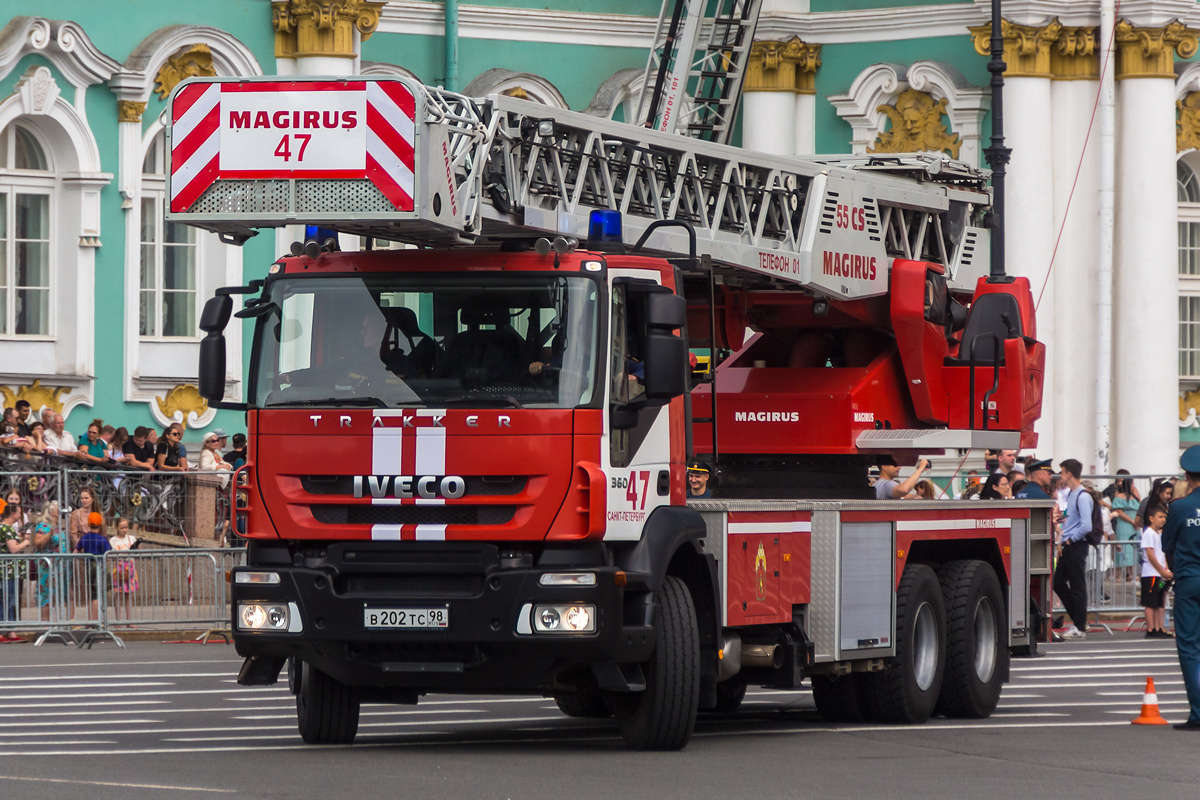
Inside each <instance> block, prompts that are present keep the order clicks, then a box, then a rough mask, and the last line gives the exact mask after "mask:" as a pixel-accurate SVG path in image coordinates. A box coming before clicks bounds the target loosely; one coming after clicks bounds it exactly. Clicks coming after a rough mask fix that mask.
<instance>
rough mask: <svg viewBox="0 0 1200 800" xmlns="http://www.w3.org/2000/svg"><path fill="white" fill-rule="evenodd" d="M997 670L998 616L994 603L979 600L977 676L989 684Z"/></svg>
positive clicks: (976, 614) (976, 623)
mask: <svg viewBox="0 0 1200 800" xmlns="http://www.w3.org/2000/svg"><path fill="white" fill-rule="evenodd" d="M995 669H996V614H995V611H994V610H993V609H992V601H991V600H989V599H987V598H986V597H981V598H980V599H979V604H978V605H976V606H975V675H976V676H977V677H978V678H979V680H981V681H983V682H984V683H987V682H988V681H990V680H991V679H992V672H993V671H995Z"/></svg>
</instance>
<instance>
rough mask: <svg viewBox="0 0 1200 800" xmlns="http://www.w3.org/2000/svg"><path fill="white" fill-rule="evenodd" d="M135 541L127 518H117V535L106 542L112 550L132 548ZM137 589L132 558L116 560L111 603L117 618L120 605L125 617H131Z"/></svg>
mask: <svg viewBox="0 0 1200 800" xmlns="http://www.w3.org/2000/svg"><path fill="white" fill-rule="evenodd" d="M137 541H138V539H137V537H136V536H134V535H133V534H132V533H131V532H130V530H129V520H127V519H119V520H117V535H116V536H114V537H112V538H111V539H109V540H108V543H109V544H110V545H112V549H113V550H132V549H133V547H134V545H136V544H137ZM137 589H138V575H137V567H135V566H134V565H133V559H131V558H122V559H120V560H118V561H117V562H116V563H115V564H114V565H113V570H112V590H113V605H115V606H116V609H117V619H120V618H121V606H122V605H123V606H124V607H125V619H133V593H134V592H136V591H137ZM122 598H123V599H122Z"/></svg>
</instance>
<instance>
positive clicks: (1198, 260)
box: [1175, 150, 1200, 381]
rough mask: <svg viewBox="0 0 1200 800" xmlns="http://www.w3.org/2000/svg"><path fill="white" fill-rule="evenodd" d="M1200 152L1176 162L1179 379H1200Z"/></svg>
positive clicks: (1185, 155)
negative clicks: (1198, 165)
mask: <svg viewBox="0 0 1200 800" xmlns="http://www.w3.org/2000/svg"><path fill="white" fill-rule="evenodd" d="M1197 164H1200V153H1198V152H1197V151H1194V150H1193V151H1191V152H1188V153H1185V154H1184V155H1183V156H1182V157H1180V159H1179V160H1178V161H1176V162H1175V178H1176V188H1177V193H1176V199H1177V201H1178V218H1177V219H1178V227H1179V378H1180V380H1184V381H1196V380H1200V174H1198V173H1197V171H1196V166H1197Z"/></svg>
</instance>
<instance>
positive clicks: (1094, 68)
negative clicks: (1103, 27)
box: [1050, 26, 1100, 81]
mask: <svg viewBox="0 0 1200 800" xmlns="http://www.w3.org/2000/svg"><path fill="white" fill-rule="evenodd" d="M1099 33H1100V29H1099V28H1093V27H1088V26H1070V27H1064V28H1063V29H1062V33H1061V34H1060V35H1059V37H1058V42H1057V43H1055V46H1054V47H1052V48H1051V49H1050V75H1051V77H1053V78H1054V79H1055V80H1060V81H1080V80H1087V81H1094V80H1099V79H1100V53H1099V51H1098V50H1097V49H1096V37H1097V36H1098V35H1099Z"/></svg>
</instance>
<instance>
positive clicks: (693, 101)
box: [636, 0, 762, 144]
mask: <svg viewBox="0 0 1200 800" xmlns="http://www.w3.org/2000/svg"><path fill="white" fill-rule="evenodd" d="M711 2H712V3H713V5H714V8H713V17H712V18H711V19H708V20H706V19H705V8H706V6H707V5H708V4H709V0H663V8H662V13H661V14H660V15H659V18H658V27H657V29H656V31H655V35H654V46H653V47H651V48H650V57H649V60H648V61H647V62H646V71H645V74H644V77H643V80H642V86H643V92H642V96H641V99H640V101H639V103H638V113H637V115H636V121H637V122H639V123H648V125H649V127H652V128H654V129H655V130H657V131H661V132H663V133H673V132H676V131H680V132H683V133H685V134H686V135H688V136H691V137H692V138H695V139H701V140H703V141H707V142H716V143H718V144H729V142H730V139H731V137H732V134H733V123H734V120H735V119H736V118H737V110H738V103H739V101H740V100H741V95H742V82H743V80H744V79H745V72H746V64H747V61H748V60H749V58H750V47H751V45H752V44H753V43H754V29H755V28H756V27H757V26H758V13H759V10H760V9H761V7H762V0H711Z"/></svg>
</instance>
